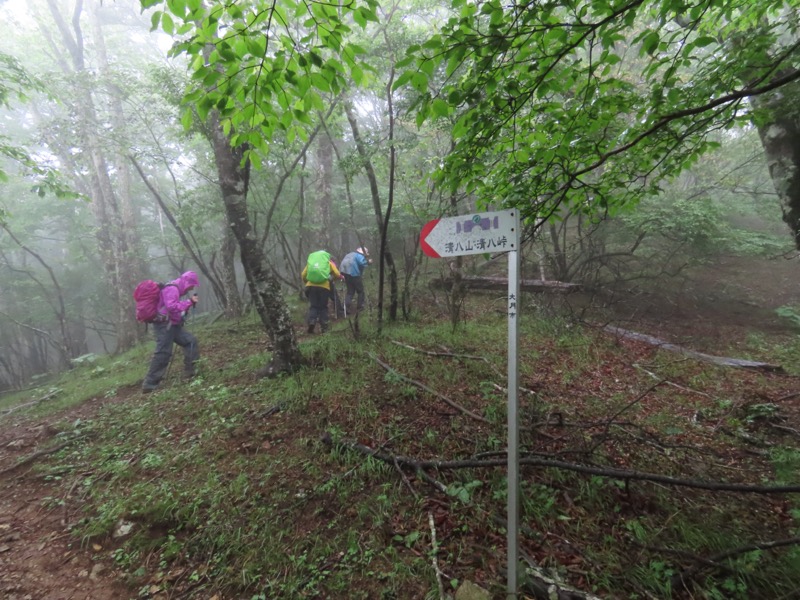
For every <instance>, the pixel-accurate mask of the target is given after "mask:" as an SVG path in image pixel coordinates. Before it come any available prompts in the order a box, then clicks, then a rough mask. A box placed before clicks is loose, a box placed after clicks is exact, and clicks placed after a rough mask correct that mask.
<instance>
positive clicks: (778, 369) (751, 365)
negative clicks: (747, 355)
mask: <svg viewBox="0 0 800 600" xmlns="http://www.w3.org/2000/svg"><path fill="white" fill-rule="evenodd" d="M603 329H605V330H606V331H608V332H609V333H612V334H614V335H616V336H619V337H621V338H625V339H629V340H635V341H637V342H644V343H646V344H650V345H651V346H656V347H658V348H660V349H662V350H669V351H670V352H678V353H680V354H683V355H685V356H691V357H692V358H695V359H697V360H701V361H704V362H708V363H711V364H714V365H718V366H720V367H736V368H738V369H753V370H756V371H768V372H771V373H784V372H785V371H784V369H783V367H782V366H781V365H773V364H770V363H762V362H757V361H753V360H747V359H743V358H728V357H726V356H714V355H712V354H704V353H702V352H696V351H695V350H689V349H688V348H684V347H683V346H679V345H677V344H671V343H669V342H665V341H664V340H661V339H659V338H657V337H653V336H652V335H647V334H644V333H637V332H635V331H628V330H627V329H622V328H620V327H614V326H613V325H606V326H605V327H604V328H603Z"/></svg>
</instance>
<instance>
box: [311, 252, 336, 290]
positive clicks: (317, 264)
mask: <svg viewBox="0 0 800 600" xmlns="http://www.w3.org/2000/svg"><path fill="white" fill-rule="evenodd" d="M330 260H331V255H330V254H328V253H327V252H325V250H317V251H316V252H312V253H311V254H309V255H308V263H307V264H306V279H308V280H309V281H310V282H311V283H325V282H326V281H328V277H330V275H331V263H330Z"/></svg>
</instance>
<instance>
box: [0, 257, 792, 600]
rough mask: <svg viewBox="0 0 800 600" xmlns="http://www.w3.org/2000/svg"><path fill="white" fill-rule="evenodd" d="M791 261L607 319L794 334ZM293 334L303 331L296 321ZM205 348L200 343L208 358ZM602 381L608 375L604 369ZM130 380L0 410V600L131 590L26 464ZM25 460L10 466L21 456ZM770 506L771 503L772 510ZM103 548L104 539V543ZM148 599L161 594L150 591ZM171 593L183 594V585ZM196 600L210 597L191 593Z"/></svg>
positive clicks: (123, 393) (664, 329) (670, 334)
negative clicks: (62, 408)
mask: <svg viewBox="0 0 800 600" xmlns="http://www.w3.org/2000/svg"><path fill="white" fill-rule="evenodd" d="M797 268H798V267H797V265H796V264H795V262H790V261H785V262H774V263H772V264H771V265H770V267H769V269H766V268H763V266H760V267H759V266H757V267H756V268H753V265H752V264H750V263H746V262H745V261H741V260H734V259H731V260H729V261H726V262H725V263H722V264H720V265H717V266H716V267H715V268H714V269H713V270H709V271H707V272H706V273H705V274H704V275H703V276H702V277H699V278H695V279H694V280H693V281H687V282H686V283H685V284H683V285H681V286H680V289H676V290H675V291H674V293H671V294H669V295H667V294H663V293H660V294H651V295H637V296H636V297H631V298H628V299H627V300H628V301H627V302H621V303H620V304H619V305H618V306H617V313H618V314H619V315H621V316H623V317H624V318H621V319H620V320H618V321H617V322H616V323H615V324H616V325H618V326H620V327H624V328H626V329H631V330H636V331H639V332H641V333H646V334H649V335H652V336H657V337H660V338H663V339H665V340H667V341H669V342H672V343H676V344H682V345H684V346H686V347H688V348H691V349H693V350H697V351H700V352H707V353H711V354H714V353H717V349H718V348H724V349H725V352H726V354H727V355H729V356H735V354H733V353H732V351H731V349H735V348H736V347H737V345H738V344H739V343H740V342H742V341H743V340H745V339H746V338H747V336H751V335H754V334H755V335H763V336H779V337H780V336H784V337H786V338H787V339H788V338H789V337H790V336H794V335H797V334H796V333H795V331H794V330H792V329H791V327H790V326H789V324H788V323H787V322H786V321H785V320H781V319H779V318H778V317H777V316H776V315H775V313H774V309H775V308H777V307H778V306H781V305H784V304H789V303H792V302H795V301H797V300H798V298H800V294H798V290H797V283H796V282H797ZM298 331H301V332H303V334H304V330H303V328H302V327H298ZM213 351H214V350H213V348H209V347H205V348H204V353H205V355H208V354H209V353H211V352H213ZM608 377H614V373H609V374H608ZM768 394H769V397H770V398H771V399H775V398H782V404H781V411H782V414H783V415H784V416H785V417H786V418H788V419H791V420H788V421H786V422H784V426H785V427H787V428H790V429H796V430H800V381H798V380H797V379H796V378H795V377H788V376H787V377H778V378H775V380H774V382H773V384H772V386H771V389H770V390H769V392H768ZM139 395H140V391H139V388H138V386H129V387H127V388H120V389H118V390H117V393H116V395H114V396H113V397H110V398H105V397H98V398H93V399H92V400H90V401H88V402H85V403H84V404H82V405H79V406H75V407H73V408H70V409H68V410H67V411H66V412H61V413H58V414H51V415H47V416H44V417H41V416H39V417H31V416H28V415H26V412H25V411H14V412H11V413H8V414H5V415H2V416H0V597H1V598H4V599H6V600H67V599H69V600H84V599H85V600H117V599H123V598H130V597H135V596H136V592H135V591H134V590H132V589H131V588H130V587H129V586H128V585H126V584H125V583H124V582H123V581H122V580H121V579H120V578H119V577H118V576H117V575H116V573H115V571H114V569H113V565H107V564H105V563H103V562H98V561H97V560H95V558H94V557H95V556H96V555H97V554H98V553H99V552H101V551H102V550H103V549H104V548H103V544H104V543H106V542H104V541H98V540H86V541H82V540H79V539H76V538H75V537H74V536H73V534H72V533H71V532H70V528H71V527H72V525H73V524H74V520H75V519H76V518H77V517H76V515H78V514H79V510H78V508H77V507H76V506H75V500H74V496H76V494H73V491H74V490H68V491H67V492H66V493H64V492H63V491H62V492H61V493H62V494H63V495H61V496H59V497H53V496H52V495H53V493H54V489H57V488H54V486H53V484H52V481H49V480H45V478H43V476H42V475H41V473H39V472H37V470H36V469H34V468H33V466H34V465H35V463H36V462H37V459H38V458H39V455H38V454H37V451H38V450H39V449H40V448H50V451H52V449H53V445H52V444H53V436H54V434H55V433H56V432H57V431H58V429H57V427H56V424H58V423H63V422H65V421H67V422H74V421H77V420H86V419H91V418H92V416H93V415H95V414H96V413H97V411H98V410H100V409H101V408H102V407H104V406H108V405H109V404H110V403H127V402H132V401H135V399H136V397H138V396H139ZM26 458H27V459H29V460H28V461H27V462H25V463H23V464H20V463H19V461H20V460H22V459H26ZM778 510H780V508H778ZM108 543H112V544H113V540H108ZM152 597H154V598H163V599H165V600H166V598H168V597H170V596H167V595H165V594H161V595H159V594H154V595H153V596H152ZM173 597H175V598H177V597H192V596H191V595H190V590H189V589H184V592H183V593H182V594H175V596H173ZM196 597H198V598H215V599H217V600H219V597H218V596H207V595H205V596H204V595H199V596H196Z"/></svg>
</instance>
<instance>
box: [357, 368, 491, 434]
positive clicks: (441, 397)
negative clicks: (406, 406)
mask: <svg viewBox="0 0 800 600" xmlns="http://www.w3.org/2000/svg"><path fill="white" fill-rule="evenodd" d="M370 356H372V358H373V359H374V360H375V362H377V363H378V364H379V365H380V366H382V367H383V368H384V369H386V370H387V371H389V372H390V373H392V374H394V375H395V376H397V377H399V378H400V379H402V380H403V381H405V382H406V383H410V384H412V385H415V386H417V387H418V388H420V389H421V390H425V391H426V392H428V393H429V394H433V395H434V396H436V397H437V398H439V400H441V401H442V402H444V403H445V404H447V405H448V406H450V407H452V408H455V409H456V410H458V411H460V412H462V413H464V414H465V415H467V416H468V417H472V418H473V419H475V420H476V421H480V422H481V423H489V420H488V419H485V418H484V417H482V416H480V415H478V414H475V413H474V412H472V411H471V410H469V409H466V408H464V407H463V406H461V405H460V404H458V403H457V402H454V401H452V400H450V398H448V397H447V396H444V395H443V394H440V393H439V392H437V391H436V390H434V389H432V388H430V387H428V386H427V385H425V384H424V383H422V382H419V381H416V380H415V379H411V378H410V377H406V376H405V375H403V374H402V373H399V372H398V371H396V370H395V369H393V368H392V367H390V366H389V365H387V364H386V363H385V362H383V361H382V360H381V359H379V358H378V357H377V356H375V355H374V354H371V355H370Z"/></svg>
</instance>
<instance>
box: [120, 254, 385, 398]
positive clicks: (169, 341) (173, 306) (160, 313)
mask: <svg viewBox="0 0 800 600" xmlns="http://www.w3.org/2000/svg"><path fill="white" fill-rule="evenodd" d="M371 262H372V260H371V259H370V258H369V251H368V250H367V249H366V248H365V247H360V248H356V250H355V251H354V252H350V253H349V254H347V255H346V256H345V257H344V259H342V265H341V270H340V269H339V268H338V267H337V266H336V263H335V262H333V260H332V259H331V255H330V253H329V252H327V251H325V250H318V251H316V252H312V253H311V254H309V256H308V260H307V261H306V266H305V268H304V269H303V272H302V273H301V277H302V279H303V282H304V283H305V293H306V297H307V298H308V303H309V308H308V318H307V325H308V333H314V331H315V329H316V325H317V323H319V328H320V332H322V333H324V332H326V331H327V330H328V327H329V318H328V302H329V301H330V300H333V305H334V310H335V311H336V314H337V316H340V317H341V316H346V315H347V314H352V312H351V310H350V306H351V304H352V301H353V297H354V296H355V297H356V311H357V312H360V311H362V310H363V309H364V301H365V298H366V294H365V293H364V282H363V280H362V275H363V274H364V269H366V268H367V266H368V265H369V264H370V263H371ZM340 279H344V281H345V284H346V286H347V293H346V296H345V301H344V305H342V302H341V299H340V298H339V296H338V294H337V292H336V286H335V285H334V284H335V282H336V281H338V280H340ZM198 286H199V281H198V279H197V273H195V272H194V271H186V272H185V273H183V274H182V275H181V276H180V277H178V278H177V279H174V280H172V281H170V282H168V283H158V282H157V281H153V280H152V279H146V280H144V281H142V282H141V283H139V285H137V286H136V289H135V290H134V292H133V299H134V301H135V303H136V320H137V321H139V322H142V323H147V324H148V325H152V326H153V332H154V335H155V338H156V347H155V350H154V352H153V356H152V358H151V359H150V366H149V368H148V370H147V375H145V378H144V381H143V382H142V391H143V392H145V393H147V392H152V391H154V390H156V389H158V386H159V384H160V383H161V381H162V380H163V379H164V377H165V376H166V375H167V373H168V371H169V367H170V364H171V363H172V352H173V346H174V345H176V344H177V345H178V346H180V347H181V348H183V378H184V379H191V378H192V377H194V376H195V375H196V368H197V361H198V360H199V359H200V347H199V346H198V344H197V338H196V337H195V336H194V335H192V334H191V333H190V332H189V331H187V330H186V328H185V323H186V315H187V314H188V313H189V310H190V309H192V308H193V307H194V306H195V305H196V304H197V302H198V296H197V294H192V295H191V296H190V297H189V298H187V299H185V300H181V297H182V296H184V295H186V294H188V293H189V292H191V291H192V290H194V289H195V288H196V287H198Z"/></svg>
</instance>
